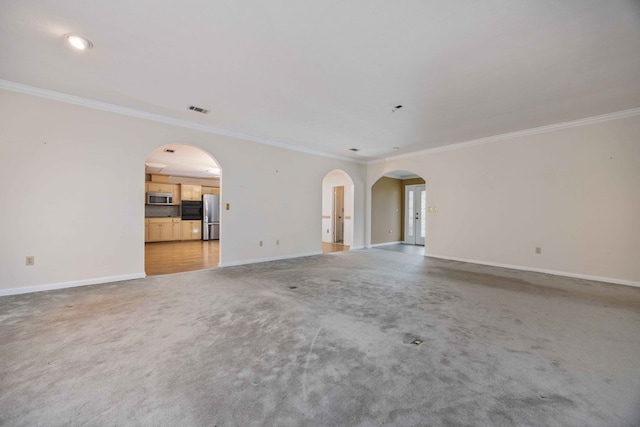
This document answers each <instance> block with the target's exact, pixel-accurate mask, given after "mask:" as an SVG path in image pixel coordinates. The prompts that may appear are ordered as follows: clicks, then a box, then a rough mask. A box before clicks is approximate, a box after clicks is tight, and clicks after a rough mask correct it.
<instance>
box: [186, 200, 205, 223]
mask: <svg viewBox="0 0 640 427" xmlns="http://www.w3.org/2000/svg"><path fill="white" fill-rule="evenodd" d="M182 219H183V220H198V221H201V220H202V202H197V201H191V200H183V201H182Z"/></svg>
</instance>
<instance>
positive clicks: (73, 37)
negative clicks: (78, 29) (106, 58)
mask: <svg viewBox="0 0 640 427" xmlns="http://www.w3.org/2000/svg"><path fill="white" fill-rule="evenodd" d="M65 37H66V38H67V41H68V42H69V44H70V45H71V46H73V47H75V48H76V49H78V50H87V49H91V48H92V47H93V43H91V40H89V39H88V38H86V37H82V36H79V35H77V34H65Z"/></svg>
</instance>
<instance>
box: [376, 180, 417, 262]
mask: <svg viewBox="0 0 640 427" xmlns="http://www.w3.org/2000/svg"><path fill="white" fill-rule="evenodd" d="M427 212H428V206H427V192H426V181H425V180H424V179H423V178H422V177H420V176H419V175H417V174H415V173H413V172H410V171H404V170H397V171H392V172H388V173H386V174H384V175H383V176H382V177H380V179H378V180H377V181H376V182H375V183H374V184H373V185H372V187H371V246H372V247H380V248H381V249H389V250H397V251H402V252H411V253H419V254H424V247H425V244H426V240H427Z"/></svg>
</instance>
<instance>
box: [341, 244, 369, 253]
mask: <svg viewBox="0 0 640 427" xmlns="http://www.w3.org/2000/svg"><path fill="white" fill-rule="evenodd" d="M358 249H364V245H358V246H349V250H350V251H357V250H358ZM342 252H344V251H342Z"/></svg>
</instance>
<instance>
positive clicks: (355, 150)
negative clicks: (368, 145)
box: [349, 148, 360, 153]
mask: <svg viewBox="0 0 640 427" xmlns="http://www.w3.org/2000/svg"><path fill="white" fill-rule="evenodd" d="M349 151H353V152H354V153H357V152H358V151H360V149H359V148H349Z"/></svg>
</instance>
